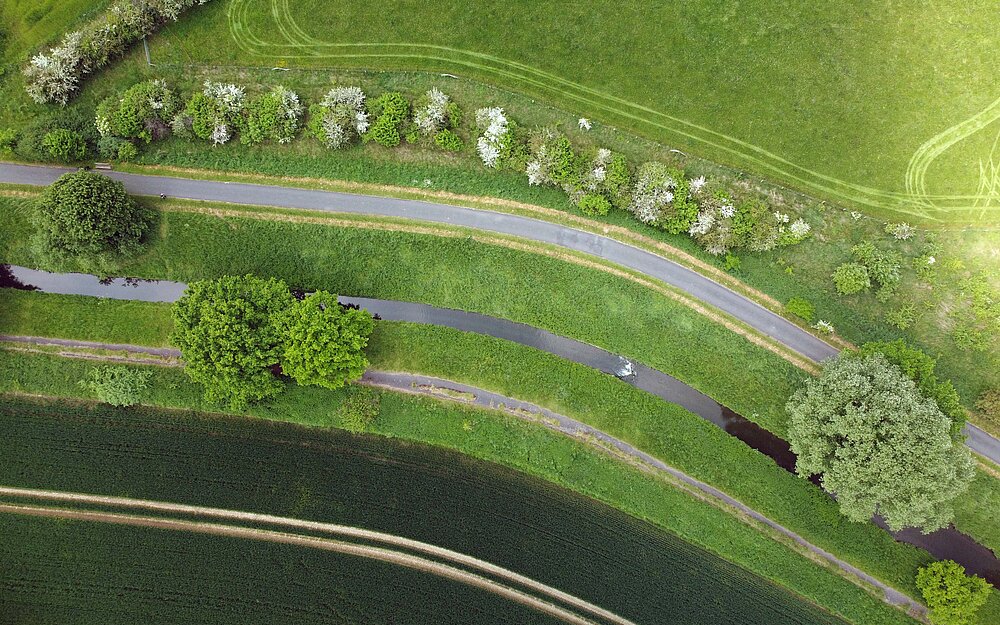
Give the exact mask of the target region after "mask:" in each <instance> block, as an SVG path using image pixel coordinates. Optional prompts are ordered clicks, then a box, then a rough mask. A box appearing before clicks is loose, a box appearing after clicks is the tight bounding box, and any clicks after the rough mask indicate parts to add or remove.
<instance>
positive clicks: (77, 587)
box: [0, 514, 559, 625]
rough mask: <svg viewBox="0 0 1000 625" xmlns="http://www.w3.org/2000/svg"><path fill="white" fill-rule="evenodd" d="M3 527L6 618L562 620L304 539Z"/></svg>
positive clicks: (86, 623)
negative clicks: (295, 542) (300, 543)
mask: <svg viewBox="0 0 1000 625" xmlns="http://www.w3.org/2000/svg"><path fill="white" fill-rule="evenodd" d="M0 532H2V533H3V535H4V541H3V543H2V545H0V557H2V558H3V560H4V562H5V567H4V573H3V574H0V589H2V590H0V620H2V621H3V622H4V623H11V624H17V625H21V624H29V623H30V624H33V625H50V624H52V625H55V624H58V623H67V622H72V623H79V624H80V625H119V624H120V625H133V624H135V623H164V624H174V623H176V624H178V625H181V624H185V625H186V624H190V623H219V624H228V623H232V624H234V625H236V624H239V625H243V624H260V625H265V624H272V623H287V622H295V623H317V624H319V623H331V622H336V623H345V624H348V623H350V624H367V623H399V624H403V623H407V624H413V625H423V624H425V623H447V624H453V625H458V624H465V623H483V624H484V625H485V624H489V625H493V624H496V625H520V624H521V623H525V624H531V625H536V624H537V625H555V624H556V623H558V622H559V621H556V620H554V619H552V618H549V617H547V616H545V615H542V614H540V613H538V612H536V611H534V610H529V609H527V608H524V607H522V606H519V605H517V604H514V603H512V602H508V601H505V600H503V599H500V598H498V597H495V596H494V595H492V594H491V593H487V592H485V591H481V590H477V589H473V588H469V587H467V586H464V585H461V584H458V583H455V582H450V581H446V580H442V579H439V578H436V577H433V576H430V575H427V574H424V573H420V572H417V571H413V570H410V569H406V568H401V567H395V566H393V565H390V564H385V563H381V562H374V561H370V560H367V559H363V558H352V557H350V556H344V555H338V554H332V553H328V552H324V551H315V550H311V549H307V548H304V547H295V546H289V545H280V544H271V543H265V542H257V541H252V540H240V539H238V538H231V537H222V536H205V535H200V534H188V533H179V532H174V531H166V530H157V529H148V528H136V527H124V526H117V525H106V524H102V523H92V522H87V521H63V520H52V519H40V518H27V517H21V516H15V515H8V514H0ZM126 589H127V590H126Z"/></svg>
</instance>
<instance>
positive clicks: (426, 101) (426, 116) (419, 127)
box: [413, 87, 460, 137]
mask: <svg viewBox="0 0 1000 625" xmlns="http://www.w3.org/2000/svg"><path fill="white" fill-rule="evenodd" d="M413 111H414V113H413V125H414V128H415V130H416V132H417V133H418V134H419V135H423V136H424V137H432V136H435V135H437V134H438V133H440V132H441V131H443V130H449V129H452V128H456V127H457V126H458V120H457V118H458V117H459V116H460V113H459V109H458V106H457V105H456V104H455V103H454V102H452V101H451V98H449V97H448V96H447V95H445V94H444V93H443V92H442V91H441V90H439V89H438V88H436V87H435V88H433V89H431V90H430V91H428V92H427V93H425V94H424V95H422V96H421V97H420V99H419V100H417V102H416V104H415V105H414V107H413Z"/></svg>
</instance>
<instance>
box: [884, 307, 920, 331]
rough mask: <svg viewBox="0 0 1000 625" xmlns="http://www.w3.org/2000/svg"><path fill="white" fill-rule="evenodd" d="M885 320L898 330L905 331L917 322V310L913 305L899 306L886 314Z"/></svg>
mask: <svg viewBox="0 0 1000 625" xmlns="http://www.w3.org/2000/svg"><path fill="white" fill-rule="evenodd" d="M885 320H886V322H888V323H890V324H891V325H893V326H895V327H897V328H899V329H900V330H905V329H907V328H909V327H910V326H912V325H913V322H914V321H916V320H917V308H916V306H914V305H913V304H906V305H903V306H900V307H899V308H897V309H895V310H890V311H888V312H886V313H885Z"/></svg>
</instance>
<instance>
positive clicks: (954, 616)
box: [917, 560, 991, 625]
mask: <svg viewBox="0 0 1000 625" xmlns="http://www.w3.org/2000/svg"><path fill="white" fill-rule="evenodd" d="M917 588H919V589H920V592H921V594H923V596H924V601H926V602H927V607H929V608H930V609H931V611H930V614H929V615H928V616H929V617H930V619H931V623H933V624H934V625H969V624H970V623H973V622H974V621H975V616H976V612H978V611H979V608H981V607H982V606H983V604H985V603H986V600H987V599H989V596H990V588H991V586H990V584H989V582H987V581H986V580H984V579H983V578H981V577H977V576H975V575H972V576H968V575H966V574H965V567H963V566H961V565H960V564H957V563H955V562H952V561H951V560H942V561H941V562H934V563H932V564H930V565H928V566H925V567H922V568H921V569H920V570H919V571H918V572H917Z"/></svg>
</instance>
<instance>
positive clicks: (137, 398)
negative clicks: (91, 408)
mask: <svg viewBox="0 0 1000 625" xmlns="http://www.w3.org/2000/svg"><path fill="white" fill-rule="evenodd" d="M151 375H152V372H151V371H147V370H144V369H136V368H134V367H122V366H114V367H95V368H93V369H91V370H90V372H89V373H88V374H87V378H86V379H85V380H81V381H80V386H82V387H83V388H85V389H87V390H89V391H90V392H91V393H93V394H94V396H95V397H97V399H98V400H99V401H102V402H104V403H106V404H111V405H112V406H134V405H135V404H138V403H140V402H141V401H142V398H143V393H144V392H145V390H146V386H147V385H148V384H149V378H150V376H151Z"/></svg>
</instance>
